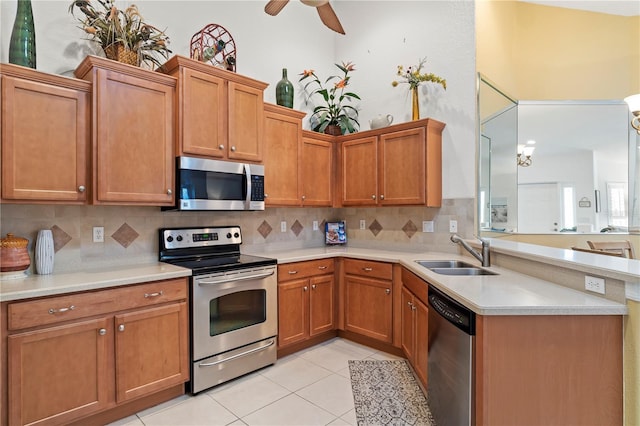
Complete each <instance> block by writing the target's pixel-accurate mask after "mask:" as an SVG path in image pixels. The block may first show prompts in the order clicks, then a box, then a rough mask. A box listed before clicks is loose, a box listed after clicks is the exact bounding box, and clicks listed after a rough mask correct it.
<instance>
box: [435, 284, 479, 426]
mask: <svg viewBox="0 0 640 426" xmlns="http://www.w3.org/2000/svg"><path fill="white" fill-rule="evenodd" d="M475 325H476V317H475V313H474V312H472V311H471V310H469V309H467V308H466V307H464V306H463V305H461V304H460V303H458V302H456V301H455V300H453V299H452V298H450V297H449V296H447V295H445V294H444V293H442V292H441V291H439V290H437V289H435V288H434V287H432V286H429V361H428V373H427V377H428V378H429V379H428V383H427V395H428V399H429V409H430V410H431V414H432V415H433V418H434V420H435V423H436V425H438V426H447V425H452V426H462V425H470V424H471V420H472V404H473V358H472V351H473V336H474V335H475V331H476V330H475Z"/></svg>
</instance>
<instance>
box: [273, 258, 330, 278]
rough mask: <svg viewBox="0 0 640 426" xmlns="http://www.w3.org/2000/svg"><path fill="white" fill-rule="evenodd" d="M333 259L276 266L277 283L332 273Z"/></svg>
mask: <svg viewBox="0 0 640 426" xmlns="http://www.w3.org/2000/svg"><path fill="white" fill-rule="evenodd" d="M333 263H334V262H333V259H320V260H310V261H308V262H294V263H285V264H283V265H278V282H280V281H288V280H293V279H299V278H306V277H313V276H315V275H325V274H331V273H333V270H334V267H333Z"/></svg>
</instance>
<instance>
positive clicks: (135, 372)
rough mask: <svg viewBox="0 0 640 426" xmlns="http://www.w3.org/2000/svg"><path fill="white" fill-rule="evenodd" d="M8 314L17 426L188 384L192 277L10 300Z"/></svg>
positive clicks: (77, 415) (55, 420)
mask: <svg viewBox="0 0 640 426" xmlns="http://www.w3.org/2000/svg"><path fill="white" fill-rule="evenodd" d="M3 312H6V315H7V322H6V323H7V324H6V330H3V333H2V334H3V335H7V334H8V336H7V337H6V339H7V343H6V344H7V351H8V352H7V359H8V381H7V383H3V388H5V389H7V391H8V395H9V397H8V399H7V400H8V421H9V424H11V425H23V424H68V423H70V422H72V421H74V420H78V419H82V418H85V417H87V416H91V415H94V414H97V413H101V412H104V411H105V410H109V409H114V408H117V407H118V406H119V405H121V404H123V403H126V402H128V401H130V400H133V399H136V398H141V397H143V396H147V395H151V394H153V393H157V392H159V391H163V390H166V389H168V388H171V387H174V386H179V385H181V384H182V383H184V382H185V381H187V380H188V379H189V360H188V342H187V339H188V317H187V282H186V279H173V280H167V281H158V282H153V283H147V284H140V285H133V286H128V287H123V288H113V289H106V290H100V291H95V292H89V293H79V294H71V295H64V296H55V297H50V298H44V299H36V300H28V301H20V302H12V303H8V304H5V307H4V308H3ZM3 345H4V343H3ZM5 386H6V387H5ZM7 400H5V401H7Z"/></svg>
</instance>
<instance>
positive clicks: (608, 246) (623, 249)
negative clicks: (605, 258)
mask: <svg viewBox="0 0 640 426" xmlns="http://www.w3.org/2000/svg"><path fill="white" fill-rule="evenodd" d="M587 244H589V247H590V248H591V249H592V250H602V251H604V252H606V253H620V255H621V256H622V257H627V258H629V259H635V258H636V254H635V251H634V250H633V245H632V244H631V241H629V240H625V241H587Z"/></svg>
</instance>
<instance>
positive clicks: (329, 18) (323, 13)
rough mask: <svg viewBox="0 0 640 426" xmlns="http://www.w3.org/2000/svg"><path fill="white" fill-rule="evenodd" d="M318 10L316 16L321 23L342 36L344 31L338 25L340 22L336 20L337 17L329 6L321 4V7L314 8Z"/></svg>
mask: <svg viewBox="0 0 640 426" xmlns="http://www.w3.org/2000/svg"><path fill="white" fill-rule="evenodd" d="M316 9H317V10H318V15H320V19H321V20H322V22H323V23H324V24H325V25H326V26H327V27H329V28H331V29H332V30H333V31H335V32H337V33H340V34H344V29H343V28H342V25H340V20H338V16H336V13H335V12H334V11H333V8H332V7H331V4H329V3H327V4H323V5H322V6H318V7H316Z"/></svg>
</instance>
